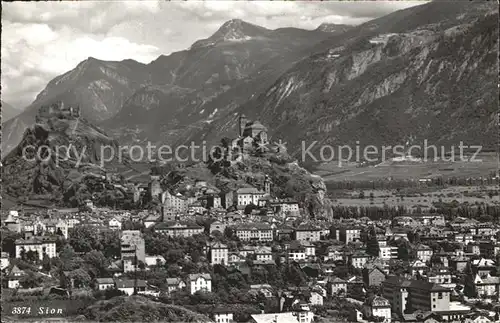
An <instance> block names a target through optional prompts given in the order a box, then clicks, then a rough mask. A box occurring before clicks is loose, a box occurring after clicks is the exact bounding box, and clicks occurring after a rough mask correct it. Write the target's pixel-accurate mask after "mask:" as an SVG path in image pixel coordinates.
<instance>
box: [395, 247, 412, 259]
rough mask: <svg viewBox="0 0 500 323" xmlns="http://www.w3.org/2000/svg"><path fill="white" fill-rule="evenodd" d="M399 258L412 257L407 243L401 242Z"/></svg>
mask: <svg viewBox="0 0 500 323" xmlns="http://www.w3.org/2000/svg"><path fill="white" fill-rule="evenodd" d="M398 259H400V260H404V261H408V260H409V259H410V252H409V250H408V247H407V246H406V244H403V243H402V244H400V245H399V246H398Z"/></svg>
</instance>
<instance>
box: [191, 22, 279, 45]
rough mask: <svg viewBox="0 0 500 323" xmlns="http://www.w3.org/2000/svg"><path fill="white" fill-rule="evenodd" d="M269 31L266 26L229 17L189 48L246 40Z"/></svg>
mask: <svg viewBox="0 0 500 323" xmlns="http://www.w3.org/2000/svg"><path fill="white" fill-rule="evenodd" d="M269 31H270V30H269V29H267V28H264V27H261V26H257V25H254V24H251V23H249V22H246V21H243V20H241V19H231V20H228V21H226V22H225V23H224V24H222V26H221V27H220V28H219V29H218V30H217V31H216V32H215V33H214V34H213V35H212V36H210V37H209V38H207V39H202V40H198V41H197V42H195V43H194V44H193V46H191V48H200V47H206V46H212V45H215V44H217V43H220V42H230V41H236V42H240V41H246V40H250V39H252V38H254V37H262V36H265V35H266V34H267V33H268V32H269Z"/></svg>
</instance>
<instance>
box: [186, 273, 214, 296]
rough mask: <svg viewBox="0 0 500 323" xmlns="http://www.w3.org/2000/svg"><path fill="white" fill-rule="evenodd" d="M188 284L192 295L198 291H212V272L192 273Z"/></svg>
mask: <svg viewBox="0 0 500 323" xmlns="http://www.w3.org/2000/svg"><path fill="white" fill-rule="evenodd" d="M186 285H187V286H189V291H190V293H191V295H193V294H194V293H196V292H197V291H206V292H212V277H210V274H190V275H189V276H188V279H187V283H186Z"/></svg>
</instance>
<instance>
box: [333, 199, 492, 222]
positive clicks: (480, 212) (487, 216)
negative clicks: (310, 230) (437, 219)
mask: <svg viewBox="0 0 500 323" xmlns="http://www.w3.org/2000/svg"><path fill="white" fill-rule="evenodd" d="M330 214H331V218H332V219H347V218H356V219H359V218H363V217H367V218H369V219H371V220H375V221H377V220H392V219H394V217H397V216H405V215H411V214H442V215H444V216H445V219H446V220H448V221H452V220H453V219H455V218H457V217H464V218H469V219H477V220H480V221H482V222H486V221H495V222H497V221H498V219H499V218H500V206H498V205H466V204H459V203H458V202H456V203H453V202H452V203H435V206H434V207H431V208H429V209H428V210H426V211H425V212H424V211H423V210H422V209H421V208H419V207H417V208H413V209H409V208H407V207H405V206H402V205H399V206H388V205H386V206H384V207H379V206H359V207H358V206H339V205H335V206H332V207H331V211H330Z"/></svg>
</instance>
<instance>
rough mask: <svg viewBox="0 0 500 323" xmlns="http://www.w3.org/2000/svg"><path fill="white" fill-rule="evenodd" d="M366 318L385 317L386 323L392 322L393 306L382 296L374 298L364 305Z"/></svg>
mask: <svg viewBox="0 0 500 323" xmlns="http://www.w3.org/2000/svg"><path fill="white" fill-rule="evenodd" d="M364 310H365V315H366V317H368V318H370V317H383V318H384V322H391V318H392V317H391V304H390V303H389V301H388V300H387V299H385V298H383V297H382V296H373V297H370V298H368V299H367V300H366V302H365V304H364Z"/></svg>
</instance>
